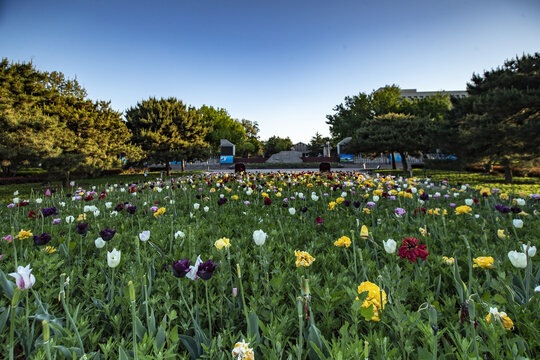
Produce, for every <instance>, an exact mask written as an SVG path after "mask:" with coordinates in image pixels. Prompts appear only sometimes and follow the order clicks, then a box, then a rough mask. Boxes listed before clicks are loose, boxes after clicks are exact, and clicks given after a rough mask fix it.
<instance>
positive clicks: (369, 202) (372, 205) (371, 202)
mask: <svg viewBox="0 0 540 360" xmlns="http://www.w3.org/2000/svg"><path fill="white" fill-rule="evenodd" d="M375 205H376V204H375V203H374V202H373V201H368V202H367V204H366V206H367V207H374V206H375Z"/></svg>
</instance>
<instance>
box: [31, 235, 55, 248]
mask: <svg viewBox="0 0 540 360" xmlns="http://www.w3.org/2000/svg"><path fill="white" fill-rule="evenodd" d="M49 241H51V235H49V234H47V233H43V234H41V235H34V244H36V245H38V246H40V245H46V244H47V243H48V242H49Z"/></svg>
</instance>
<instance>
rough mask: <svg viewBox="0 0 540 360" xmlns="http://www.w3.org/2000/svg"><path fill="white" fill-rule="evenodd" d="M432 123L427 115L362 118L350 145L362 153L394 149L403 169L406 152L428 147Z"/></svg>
mask: <svg viewBox="0 0 540 360" xmlns="http://www.w3.org/2000/svg"><path fill="white" fill-rule="evenodd" d="M433 126H434V125H433V120H431V119H429V118H423V117H417V116H414V115H405V114H397V113H386V114H383V115H378V116H375V117H374V118H373V119H371V120H368V121H366V122H365V123H364V126H362V127H361V128H360V129H358V130H357V131H356V133H355V136H354V137H353V141H352V142H351V145H350V146H351V148H352V149H355V150H356V151H359V152H366V153H381V152H387V151H389V152H391V153H394V152H397V153H399V154H400V155H401V161H402V164H403V169H404V170H405V171H406V170H407V169H408V165H407V155H408V153H414V152H418V151H429V150H431V148H430V145H431V140H430V137H431V136H432V132H431V130H432V128H433Z"/></svg>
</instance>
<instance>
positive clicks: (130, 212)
mask: <svg viewBox="0 0 540 360" xmlns="http://www.w3.org/2000/svg"><path fill="white" fill-rule="evenodd" d="M126 211H127V212H128V213H129V214H131V215H133V214H135V212H136V211H137V207H136V206H135V205H131V206H130V207H128V208H126Z"/></svg>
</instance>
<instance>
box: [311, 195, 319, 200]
mask: <svg viewBox="0 0 540 360" xmlns="http://www.w3.org/2000/svg"><path fill="white" fill-rule="evenodd" d="M311 200H313V201H317V200H319V197H318V196H317V195H315V194H311Z"/></svg>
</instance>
